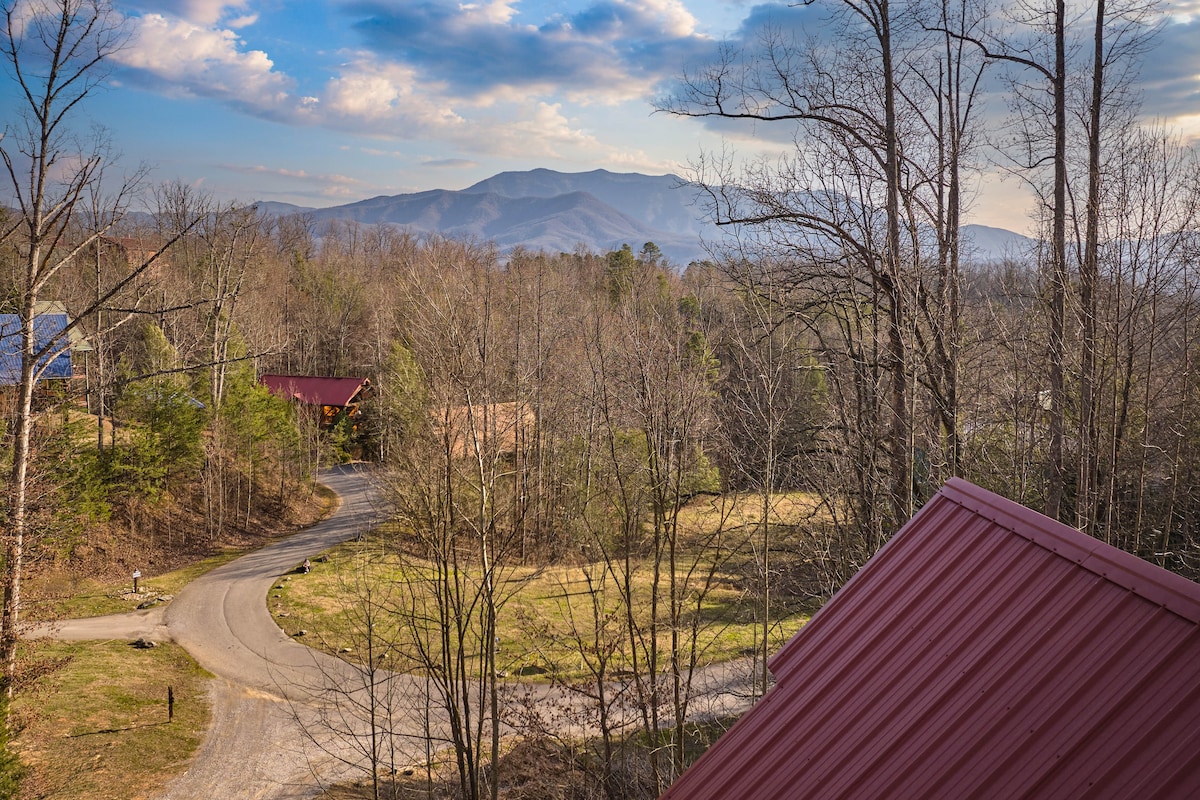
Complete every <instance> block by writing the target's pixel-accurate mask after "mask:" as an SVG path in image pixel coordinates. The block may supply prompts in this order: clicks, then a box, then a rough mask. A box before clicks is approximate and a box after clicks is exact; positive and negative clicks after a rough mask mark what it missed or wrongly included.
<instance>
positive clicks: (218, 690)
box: [25, 466, 377, 800]
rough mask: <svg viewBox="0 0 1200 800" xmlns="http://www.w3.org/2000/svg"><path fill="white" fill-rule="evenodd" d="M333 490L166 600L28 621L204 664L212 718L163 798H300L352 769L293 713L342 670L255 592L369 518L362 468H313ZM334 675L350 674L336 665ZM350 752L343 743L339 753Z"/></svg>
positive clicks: (313, 709)
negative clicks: (333, 500)
mask: <svg viewBox="0 0 1200 800" xmlns="http://www.w3.org/2000/svg"><path fill="white" fill-rule="evenodd" d="M321 482H322V483H324V484H325V485H327V486H328V487H329V488H330V489H332V490H333V491H335V492H336V493H337V494H338V496H339V497H340V498H341V504H340V505H339V507H338V509H337V510H336V511H335V512H334V513H333V514H332V515H331V516H330V517H329V518H327V519H326V520H324V521H323V522H320V523H318V524H317V525H314V526H313V527H311V528H307V529H305V530H303V531H301V532H299V533H297V534H294V535H292V536H289V537H288V538H287V539H284V540H282V541H279V542H276V543H274V544H272V545H269V546H267V547H264V548H263V549H261V550H257V551H255V552H253V553H249V554H248V555H245V556H242V557H241V558H239V559H237V560H236V561H231V562H230V563H228V564H225V565H224V566H221V567H218V568H217V569H214V570H212V571H211V572H209V573H207V574H205V575H203V576H202V577H200V578H198V579H196V580H195V581H193V582H191V583H190V584H188V585H187V586H186V587H184V588H183V590H181V591H180V592H179V594H178V595H177V596H176V597H175V599H174V600H173V601H171V603H170V604H169V605H167V606H165V607H162V606H160V607H156V608H151V609H147V610H145V611H136V612H132V613H129V614H116V615H112V616H107V617H95V618H91V619H81V620H66V621H63V622H57V623H54V625H53V626H52V627H51V626H37V627H34V628H31V629H30V630H28V631H27V632H26V634H25V635H26V636H27V637H29V638H35V637H38V636H47V635H49V636H53V637H55V638H58V639H72V640H83V639H129V640H133V639H137V638H139V637H144V638H147V639H152V640H155V641H173V642H176V643H177V644H179V645H181V646H183V648H184V649H186V650H187V651H188V653H189V654H191V656H192V657H193V658H195V659H196V661H197V663H199V664H200V666H202V667H204V668H205V669H206V670H208V671H209V672H211V673H213V675H214V676H215V677H214V679H213V680H212V681H211V682H210V684H209V697H210V700H211V703H212V712H213V720H212V727H211V728H210V729H209V731H208V734H207V736H206V737H205V740H204V743H203V745H202V746H201V748H200V750H199V752H197V754H196V757H195V759H194V761H193V763H192V765H191V767H190V768H189V769H188V771H187V772H186V773H184V774H183V775H181V776H180V777H179V778H177V779H176V780H175V781H174V782H172V783H171V784H170V785H169V786H168V787H167V790H166V793H165V794H164V795H162V797H163V800H211V798H230V799H231V800H232V799H233V798H278V799H279V800H283V798H288V799H289V800H291V799H292V798H307V797H312V796H314V795H315V794H317V793H319V790H320V785H321V784H322V783H326V782H328V781H331V780H338V779H341V778H345V777H349V776H350V775H352V774H353V771H352V770H350V769H349V768H348V767H346V766H345V765H344V764H343V763H342V762H341V761H340V760H339V759H338V758H335V757H333V756H331V755H330V754H328V753H326V752H323V750H322V749H321V748H315V747H313V746H312V741H311V737H309V736H307V735H306V734H305V732H304V729H303V727H302V722H309V723H311V722H312V721H313V720H315V719H316V718H317V716H318V715H319V714H320V713H321V708H320V705H321V702H320V699H319V698H316V697H314V691H313V690H314V689H315V688H316V687H319V686H321V685H323V684H327V683H329V682H330V680H334V681H336V680H337V676H338V675H339V674H342V673H343V672H345V671H347V670H348V669H349V668H348V667H347V665H346V664H345V663H344V662H342V661H341V660H339V659H335V658H332V657H329V656H326V655H325V654H323V653H320V652H318V651H316V650H313V649H311V648H308V647H305V646H304V645H302V644H299V643H297V642H296V641H294V640H292V639H291V638H289V637H288V636H287V635H286V634H285V633H284V632H283V631H281V630H280V629H279V627H278V625H276V623H275V620H273V619H272V618H271V615H270V613H269V611H268V610H267V606H266V602H265V600H266V596H267V593H268V592H269V591H270V589H271V586H272V585H273V584H274V583H275V581H277V580H278V579H279V577H280V576H281V575H283V574H285V573H287V572H289V571H291V570H293V569H294V568H295V566H296V565H297V564H299V563H300V562H302V561H303V560H304V559H305V558H310V557H312V556H314V555H316V554H317V553H319V552H321V551H322V550H325V549H326V548H328V547H331V546H332V545H335V544H337V543H339V542H343V541H345V540H347V539H351V538H353V537H355V536H357V535H359V533H360V532H361V531H363V530H365V529H367V528H369V527H370V526H371V525H372V524H373V523H374V521H375V519H376V517H377V512H376V509H375V507H374V505H373V504H372V500H373V496H374V495H373V492H372V488H371V484H370V480H369V479H368V476H367V475H366V474H365V473H364V471H363V470H362V469H361V468H359V467H355V466H346V467H339V468H335V469H332V470H329V471H326V472H324V473H322V474H321ZM343 680H344V681H345V682H344V683H343V685H353V680H354V676H353V674H345V675H344V678H343ZM341 755H342V756H344V758H345V759H346V760H351V761H354V760H357V759H356V758H355V754H354V753H353V752H352V751H347V752H345V753H342V754H341Z"/></svg>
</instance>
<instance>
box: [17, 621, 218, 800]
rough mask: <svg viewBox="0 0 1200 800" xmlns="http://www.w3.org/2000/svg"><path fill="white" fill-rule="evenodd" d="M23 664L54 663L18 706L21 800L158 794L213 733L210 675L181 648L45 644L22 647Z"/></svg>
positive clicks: (124, 799) (122, 799)
mask: <svg viewBox="0 0 1200 800" xmlns="http://www.w3.org/2000/svg"><path fill="white" fill-rule="evenodd" d="M23 658H24V659H25V660H26V661H33V662H34V663H41V664H45V665H52V664H57V667H49V666H47V667H46V668H45V669H44V670H42V671H43V673H44V674H42V676H41V677H40V678H38V679H37V680H36V681H34V682H33V683H32V685H30V686H28V687H26V688H25V690H24V691H22V692H21V693H20V694H19V695H18V696H17V698H16V699H15V700H14V701H13V705H12V709H11V715H12V721H13V722H14V723H15V725H16V726H17V727H18V734H17V736H16V737H15V742H14V748H15V749H16V751H17V752H18V753H19V754H20V757H21V760H22V762H23V763H24V765H25V767H26V769H27V776H26V779H25V782H24V784H23V786H22V797H30V798H32V797H37V798H46V799H47V800H48V799H49V798H62V799H63V800H66V799H67V798H72V800H130V798H139V797H153V796H155V795H157V794H158V793H159V792H160V791H161V790H162V788H163V787H164V786H165V785H166V783H167V782H168V781H169V780H170V779H171V778H173V777H174V776H176V775H178V774H180V773H182V772H183V770H184V769H185V767H186V766H187V763H188V761H189V760H190V759H191V757H192V756H193V754H194V753H195V751H196V748H197V747H198V746H199V744H200V742H201V740H202V739H203V736H204V732H205V730H207V728H208V724H209V718H210V715H209V704H208V697H207V694H206V691H205V684H206V681H207V678H208V675H207V673H205V672H204V671H203V670H202V669H200V668H199V667H198V666H197V665H196V664H195V662H193V661H192V660H191V658H190V657H189V656H188V655H187V653H185V652H184V651H183V649H182V648H180V647H177V646H175V645H159V646H158V647H155V648H151V649H145V650H140V649H137V648H135V647H132V646H131V645H129V644H128V643H126V642H48V643H37V644H36V645H33V646H28V645H27V646H23ZM168 687H171V689H173V691H174V695H175V706H174V709H175V713H174V718H173V719H172V720H170V721H168V719H167V689H168Z"/></svg>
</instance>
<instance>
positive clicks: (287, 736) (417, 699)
mask: <svg viewBox="0 0 1200 800" xmlns="http://www.w3.org/2000/svg"><path fill="white" fill-rule="evenodd" d="M321 482H322V483H324V484H325V485H326V486H328V487H329V488H330V489H332V490H333V491H335V492H336V493H337V494H338V496H339V497H340V498H341V505H340V506H339V508H338V509H337V511H336V512H334V514H332V515H331V516H330V517H329V518H328V519H326V520H324V521H323V522H321V523H319V524H317V525H314V526H313V527H311V528H307V529H305V530H303V531H301V532H299V533H296V534H293V535H292V536H289V537H288V538H286V539H284V540H281V541H279V542H276V543H274V544H271V545H268V546H267V547H264V548H263V549H261V550H258V551H255V552H253V553H249V554H248V555H245V556H242V557H241V558H239V559H237V560H235V561H232V562H230V563H228V564H226V565H224V566H222V567H219V568H217V569H214V570H212V571H211V572H209V573H207V574H205V575H203V576H202V577H200V578H197V579H196V580H195V581H193V582H191V583H190V584H188V585H187V586H186V587H184V589H182V590H181V591H180V592H179V594H178V595H176V597H175V599H174V600H173V601H171V603H170V604H169V605H167V606H165V607H161V606H160V607H156V608H152V609H148V610H145V611H136V612H131V613H128V614H117V615H112V616H107V617H95V618H91V619H80V620H66V621H62V622H56V623H53V625H47V626H34V627H31V628H30V629H28V630H27V631H25V634H24V635H25V636H26V637H27V638H37V637H41V636H52V637H54V638H58V639H71V640H83V639H127V640H133V639H137V638H139V637H143V638H147V639H153V640H155V641H173V642H176V643H178V644H180V645H182V646H183V647H184V648H185V649H186V650H187V651H188V653H190V654H191V656H192V657H193V658H195V659H196V661H197V663H199V664H200V665H201V666H202V667H204V668H205V669H206V670H208V671H209V672H211V673H212V674H213V675H214V676H215V677H214V679H213V680H212V681H210V684H209V696H210V700H211V705H212V713H213V720H212V726H211V727H210V729H209V731H208V734H207V736H206V737H205V740H204V743H203V745H202V746H201V748H200V750H199V752H197V754H196V757H195V759H194V760H193V762H192V764H191V765H190V767H189V768H188V770H187V772H186V773H184V774H183V775H181V776H179V777H178V778H177V779H175V780H174V781H173V782H172V783H171V784H170V785H168V787H167V789H166V791H165V793H164V794H163V795H161V800H210V798H227V799H228V800H235V799H238V798H256V799H259V798H261V799H262V800H303V799H304V798H311V797H313V796H315V795H316V794H319V793H320V791H321V787H322V786H323V785H324V786H328V785H330V784H331V783H336V782H340V781H343V780H346V779H349V778H352V777H358V778H361V777H362V776H363V773H362V768H361V766H360V765H361V764H362V763H363V761H364V758H363V754H362V753H361V752H360V751H358V750H356V749H355V745H354V743H355V742H356V741H357V743H358V744H359V745H361V743H362V742H363V740H364V739H365V738H367V737H365V736H364V737H361V738H359V739H357V740H356V739H355V737H354V736H353V735H347V732H351V731H356V730H357V731H358V732H360V733H361V731H362V729H363V727H364V725H365V723H364V721H363V719H362V718H361V716H362V715H361V712H362V710H363V709H364V708H365V707H366V705H367V703H366V697H367V694H368V693H367V692H366V690H365V689H363V688H362V684H363V681H364V677H363V673H362V671H361V670H358V669H355V668H354V667H352V666H350V665H348V664H347V663H346V662H344V661H342V660H341V659H337V658H334V657H332V656H329V655H326V654H324V653H322V652H320V651H317V650H314V649H311V648H309V647H306V646H305V645H302V644H300V643H299V642H297V641H296V640H294V639H292V638H289V637H288V636H287V634H285V633H284V632H283V631H282V630H280V628H279V626H278V625H277V624H276V622H275V620H274V619H273V618H272V617H271V614H270V612H269V611H268V609H267V604H266V598H267V595H268V593H269V592H270V590H271V587H272V586H273V584H274V583H275V582H276V581H278V580H279V578H280V576H282V575H284V574H286V573H288V572H290V571H292V570H293V569H295V567H296V565H297V564H299V563H301V562H302V561H303V560H304V559H305V558H311V557H312V556H314V555H316V554H317V553H319V552H321V551H322V550H325V549H327V548H329V547H331V546H333V545H335V544H338V543H339V542H343V541H346V540H347V539H351V538H353V537H355V536H357V535H359V534H360V533H361V532H363V531H365V530H367V529H369V528H370V527H371V526H372V525H374V524H375V521H376V520H377V519H378V512H377V510H376V507H375V505H374V503H373V500H374V497H375V494H374V492H373V490H372V486H371V481H370V479H369V476H368V474H367V473H366V470H365V469H363V468H361V467H355V466H347V467H340V468H336V469H333V470H329V471H326V472H323V473H322V474H321ZM749 670H750V665H749V663H748V662H735V663H733V664H722V665H717V666H715V667H711V668H708V669H705V670H702V671H701V672H700V673H698V674H697V676H696V678H695V681H696V689H697V693H696V697H695V698H694V700H693V703H692V706H691V708H692V713H693V714H694V715H696V716H723V715H726V714H730V713H736V712H737V711H740V710H743V709H744V708H745V707H747V706H748V700H747V698H746V697H745V696H744V695H743V694H742V693H741V692H740V691H739V687H742V686H745V685H746V677H747V675H748V674H749ZM386 680H387V681H388V684H387V689H386V694H387V699H388V701H389V703H390V705H391V708H390V710H389V712H388V715H389V716H390V717H391V724H390V729H391V730H392V731H393V733H394V734H395V736H396V738H395V739H393V740H391V744H392V745H393V746H395V747H397V750H398V752H397V753H396V754H395V759H396V763H401V764H404V763H413V764H415V763H418V762H421V761H422V760H423V758H424V754H425V743H426V741H427V734H426V731H427V727H426V726H429V725H432V726H433V727H434V728H436V727H437V726H438V720H437V719H431V713H432V712H431V711H430V709H429V704H428V699H427V698H428V695H427V694H426V692H427V687H425V686H424V682H423V681H421V680H420V679H417V678H413V677H410V676H406V675H395V674H391V673H388V676H387V678H386ZM379 694H380V690H379V689H376V692H375V695H373V696H378V695H379ZM519 695H520V696H521V698H522V702H521V705H522V707H523V709H524V712H525V714H526V715H529V714H530V713H531V712H532V709H534V708H536V709H537V714H536V716H539V717H544V718H545V722H543V725H544V726H545V727H547V728H555V729H559V730H560V732H567V731H568V730H570V731H571V732H574V733H581V732H583V731H582V729H576V728H577V727H578V725H579V723H578V722H577V723H575V724H572V723H570V722H568V721H567V720H569V719H571V718H576V719H579V718H580V717H586V716H587V714H586V713H581V712H580V707H581V700H580V698H578V697H574V698H572V697H567V696H564V695H562V694H561V693H560V692H557V691H556V690H553V689H551V688H550V687H549V686H545V685H528V684H526V685H523V686H521V687H519ZM347 709H349V711H347ZM433 716H436V714H433ZM582 725H583V727H589V725H588V723H587V722H582Z"/></svg>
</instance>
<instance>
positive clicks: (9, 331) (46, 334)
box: [0, 314, 71, 386]
mask: <svg viewBox="0 0 1200 800" xmlns="http://www.w3.org/2000/svg"><path fill="white" fill-rule="evenodd" d="M68 324H69V320H68V319H67V315H66V314H38V315H37V316H36V317H34V320H33V334H34V345H33V346H34V349H35V351H40V350H42V349H43V348H46V347H47V345H49V347H50V354H49V355H46V356H43V357H42V358H41V359H39V360H38V365H39V367H40V366H46V370H45V372H43V373H42V375H41V377H40V378H39V380H42V379H47V378H70V377H71V351H70V350H69V349H64V350H63V352H61V353H58V355H54V352H55V351H57V350H58V349H59V348H66V347H67V342H68V340H67V334H66V328H67V325H68ZM20 380H21V319H20V317H18V316H17V315H16V314H0V386H15V385H16V384H17V383H19V382H20Z"/></svg>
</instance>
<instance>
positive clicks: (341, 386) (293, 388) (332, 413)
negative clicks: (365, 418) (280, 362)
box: [258, 375, 371, 428]
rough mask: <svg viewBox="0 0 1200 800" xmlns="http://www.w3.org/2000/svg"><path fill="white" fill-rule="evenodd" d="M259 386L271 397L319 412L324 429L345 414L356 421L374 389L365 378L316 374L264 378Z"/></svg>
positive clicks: (262, 377) (266, 376) (261, 378)
mask: <svg viewBox="0 0 1200 800" xmlns="http://www.w3.org/2000/svg"><path fill="white" fill-rule="evenodd" d="M258 381H259V383H261V384H263V385H264V386H266V387H267V388H268V389H269V390H270V391H271V394H273V395H275V396H276V397H283V398H285V399H287V400H292V401H295V402H297V403H300V404H301V405H305V406H310V407H312V408H314V409H316V410H317V412H318V414H319V417H320V424H321V427H322V428H328V427H329V426H330V425H332V424H333V423H334V420H336V419H337V418H338V416H340V415H342V414H344V415H346V416H347V417H350V418H351V420H353V419H354V418H355V417H357V416H358V414H359V404H360V403H361V402H362V398H363V395H364V394H365V393H366V392H367V390H368V389H369V388H370V386H371V381H369V380H368V379H366V378H322V377H317V376H314V375H263V376H261V377H260V378H259V379H258Z"/></svg>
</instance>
